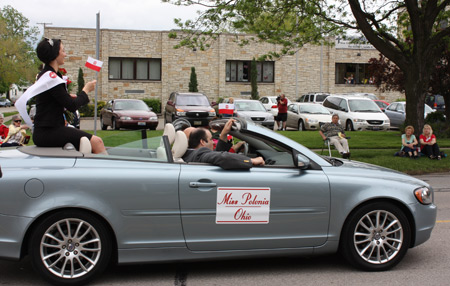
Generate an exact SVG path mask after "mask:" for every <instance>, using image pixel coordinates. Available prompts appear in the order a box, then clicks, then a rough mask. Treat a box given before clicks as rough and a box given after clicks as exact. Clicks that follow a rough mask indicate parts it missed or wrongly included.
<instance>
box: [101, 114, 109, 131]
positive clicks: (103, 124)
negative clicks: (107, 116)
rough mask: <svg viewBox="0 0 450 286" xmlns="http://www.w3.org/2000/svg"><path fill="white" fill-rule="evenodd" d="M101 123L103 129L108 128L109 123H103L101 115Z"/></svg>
mask: <svg viewBox="0 0 450 286" xmlns="http://www.w3.org/2000/svg"><path fill="white" fill-rule="evenodd" d="M100 124H101V125H102V130H106V129H108V125H106V124H105V123H103V117H100Z"/></svg>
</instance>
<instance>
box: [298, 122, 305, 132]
mask: <svg viewBox="0 0 450 286" xmlns="http://www.w3.org/2000/svg"><path fill="white" fill-rule="evenodd" d="M303 130H305V125H304V124H303V120H301V119H300V120H299V121H298V131H303Z"/></svg>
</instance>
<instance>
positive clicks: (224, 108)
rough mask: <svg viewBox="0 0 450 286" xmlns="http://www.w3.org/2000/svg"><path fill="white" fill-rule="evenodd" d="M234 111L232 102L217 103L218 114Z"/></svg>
mask: <svg viewBox="0 0 450 286" xmlns="http://www.w3.org/2000/svg"><path fill="white" fill-rule="evenodd" d="M233 113H234V104H232V103H219V114H231V115H233Z"/></svg>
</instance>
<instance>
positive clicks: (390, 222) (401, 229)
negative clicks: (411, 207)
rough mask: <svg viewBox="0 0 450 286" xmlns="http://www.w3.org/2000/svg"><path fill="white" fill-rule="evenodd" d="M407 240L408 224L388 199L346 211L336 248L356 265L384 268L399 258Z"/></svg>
mask: <svg viewBox="0 0 450 286" xmlns="http://www.w3.org/2000/svg"><path fill="white" fill-rule="evenodd" d="M410 241H411V228H410V225H409V222H408V219H407V218H406V215H405V214H404V213H403V211H402V210H401V209H400V208H399V207H397V206H396V205H394V204H391V203H385V202H384V203H383V202H375V203H370V204H368V205H365V206H363V207H361V208H359V209H358V210H356V211H355V212H354V213H352V214H351V215H350V217H349V218H348V220H347V222H346V224H345V226H344V228H343V230H342V236H341V245H340V246H341V247H340V250H341V252H342V255H343V256H344V257H345V258H346V259H347V261H348V262H349V263H350V264H352V265H353V266H355V267H357V268H359V269H362V270H366V271H384V270H388V269H390V268H392V267H394V266H395V265H397V263H399V262H400V261H401V260H402V259H403V257H404V256H405V254H406V251H407V250H408V248H409V244H410Z"/></svg>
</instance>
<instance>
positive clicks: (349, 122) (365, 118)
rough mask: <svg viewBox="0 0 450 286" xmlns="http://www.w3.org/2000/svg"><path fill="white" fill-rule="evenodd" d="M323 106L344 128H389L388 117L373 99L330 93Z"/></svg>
mask: <svg viewBox="0 0 450 286" xmlns="http://www.w3.org/2000/svg"><path fill="white" fill-rule="evenodd" d="M323 106H325V107H326V108H328V110H329V111H330V112H331V113H333V114H338V115H339V120H340V122H341V124H342V125H344V126H345V129H346V130H348V131H351V130H389V128H390V122H389V118H388V117H387V116H386V114H384V113H383V112H382V111H381V110H380V108H379V107H378V105H377V104H376V103H375V102H373V100H371V99H369V98H366V97H360V96H346V95H344V96H340V95H330V96H328V97H327V98H326V99H325V101H324V102H323Z"/></svg>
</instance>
